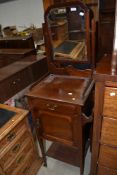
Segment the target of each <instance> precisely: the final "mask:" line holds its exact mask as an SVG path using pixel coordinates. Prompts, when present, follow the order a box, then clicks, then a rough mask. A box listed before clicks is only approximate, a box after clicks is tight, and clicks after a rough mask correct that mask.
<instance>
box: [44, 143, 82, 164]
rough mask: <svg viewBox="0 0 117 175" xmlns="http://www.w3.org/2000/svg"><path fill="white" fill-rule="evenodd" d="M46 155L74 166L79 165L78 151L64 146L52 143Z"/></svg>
mask: <svg viewBox="0 0 117 175" xmlns="http://www.w3.org/2000/svg"><path fill="white" fill-rule="evenodd" d="M46 155H47V156H49V157H52V158H54V159H57V160H60V161H62V162H65V163H68V164H71V165H74V166H79V165H80V159H79V151H78V149H75V148H71V147H68V146H65V145H61V144H58V143H53V144H52V145H51V146H50V148H49V149H48V151H47V153H46Z"/></svg>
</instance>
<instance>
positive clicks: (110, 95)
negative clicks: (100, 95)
mask: <svg viewBox="0 0 117 175" xmlns="http://www.w3.org/2000/svg"><path fill="white" fill-rule="evenodd" d="M103 115H105V116H107V117H108V116H109V117H112V118H117V88H110V87H106V88H105V95H104V108H103Z"/></svg>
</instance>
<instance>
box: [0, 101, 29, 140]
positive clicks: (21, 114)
mask: <svg viewBox="0 0 117 175" xmlns="http://www.w3.org/2000/svg"><path fill="white" fill-rule="evenodd" d="M0 109H7V110H10V111H13V112H15V113H16V115H14V116H13V117H12V118H11V119H10V120H9V121H8V122H7V123H6V124H4V125H3V127H1V128H0V141H1V140H2V139H3V138H4V137H5V136H6V135H7V134H8V132H9V131H10V130H12V129H13V128H14V127H15V126H16V125H17V124H18V123H19V122H20V121H21V120H23V119H24V118H25V117H26V116H27V114H28V111H27V110H23V109H19V108H15V107H10V106H8V105H4V104H0ZM0 117H2V116H0Z"/></svg>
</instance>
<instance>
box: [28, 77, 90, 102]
mask: <svg viewBox="0 0 117 175" xmlns="http://www.w3.org/2000/svg"><path fill="white" fill-rule="evenodd" d="M92 86H93V82H92V81H91V79H89V78H82V77H80V78H76V77H72V76H63V75H53V74H51V75H49V76H48V77H46V78H45V79H44V80H42V81H41V82H40V83H39V84H37V85H36V86H35V87H33V88H32V89H31V91H30V92H29V93H28V94H27V96H30V97H34V98H41V99H46V100H47V99H49V100H55V101H60V102H66V103H72V104H78V105H79V104H80V105H83V104H84V102H85V100H86V98H87V96H88V95H89V92H90V90H91V88H92Z"/></svg>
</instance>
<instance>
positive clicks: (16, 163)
mask: <svg viewBox="0 0 117 175" xmlns="http://www.w3.org/2000/svg"><path fill="white" fill-rule="evenodd" d="M32 147H33V146H32V142H31V141H30V140H29V139H28V141H26V143H25V144H24V147H23V149H22V150H21V151H20V152H19V153H18V155H17V158H15V160H12V162H10V164H9V165H7V167H5V173H6V174H7V175H10V174H12V173H13V171H14V170H15V169H17V168H18V167H20V165H21V164H23V163H24V161H25V158H26V155H27V154H28V152H30V150H31V149H32Z"/></svg>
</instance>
